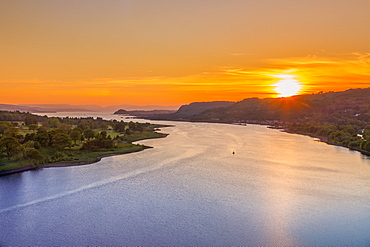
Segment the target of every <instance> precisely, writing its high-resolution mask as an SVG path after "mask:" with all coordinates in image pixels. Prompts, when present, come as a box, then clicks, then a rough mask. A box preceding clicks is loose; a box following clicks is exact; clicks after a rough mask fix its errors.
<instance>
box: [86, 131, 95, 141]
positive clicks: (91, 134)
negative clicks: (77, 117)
mask: <svg viewBox="0 0 370 247" xmlns="http://www.w3.org/2000/svg"><path fill="white" fill-rule="evenodd" d="M84 136H85V137H86V138H87V139H88V140H90V139H91V138H94V136H95V131H93V130H92V129H87V130H85V131H84Z"/></svg>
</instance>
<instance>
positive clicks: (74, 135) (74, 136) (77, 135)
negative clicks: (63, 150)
mask: <svg viewBox="0 0 370 247" xmlns="http://www.w3.org/2000/svg"><path fill="white" fill-rule="evenodd" d="M81 136H82V134H81V132H80V131H79V130H77V129H74V130H72V132H71V134H70V137H71V139H72V140H73V141H74V142H75V144H77V141H79V140H81Z"/></svg>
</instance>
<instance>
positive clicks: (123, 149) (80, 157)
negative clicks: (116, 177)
mask: <svg viewBox="0 0 370 247" xmlns="http://www.w3.org/2000/svg"><path fill="white" fill-rule="evenodd" d="M145 148H148V147H146V146H143V145H134V144H125V145H122V146H120V147H116V148H112V149H110V150H102V151H98V152H90V151H83V150H78V151H74V152H73V153H70V154H69V156H68V157H67V158H65V159H63V160H60V161H58V162H55V163H53V164H59V163H81V162H83V163H85V162H86V163H92V162H96V161H98V160H99V157H101V156H105V155H113V154H127V153H132V152H138V151H141V150H144V149H145Z"/></svg>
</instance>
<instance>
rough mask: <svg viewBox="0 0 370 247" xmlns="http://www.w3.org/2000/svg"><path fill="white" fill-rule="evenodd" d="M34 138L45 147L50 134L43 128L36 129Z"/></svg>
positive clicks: (47, 144) (48, 142)
mask: <svg viewBox="0 0 370 247" xmlns="http://www.w3.org/2000/svg"><path fill="white" fill-rule="evenodd" d="M34 140H35V141H38V142H39V143H40V144H41V146H43V147H47V146H49V144H50V136H49V134H48V132H47V131H46V130H43V129H39V130H38V131H37V133H36V135H35V138H34Z"/></svg>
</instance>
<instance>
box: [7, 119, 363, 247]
mask: <svg viewBox="0 0 370 247" xmlns="http://www.w3.org/2000/svg"><path fill="white" fill-rule="evenodd" d="M114 117H115V118H118V117H117V116H114ZM167 123H168V122H167ZM170 123H171V122H170ZM171 124H174V125H176V126H175V127H168V128H163V129H162V132H164V133H168V134H169V136H167V137H166V138H163V139H152V140H145V141H140V142H139V143H142V144H145V145H149V146H153V147H154V148H152V149H147V150H144V151H142V152H138V153H132V154H126V155H120V156H114V157H107V158H103V159H102V160H101V161H100V162H98V163H95V164H91V165H85V166H79V167H66V168H44V169H40V170H35V171H27V172H23V173H19V174H13V175H9V176H4V177H0V199H1V200H0V226H1V230H0V246H8V245H17V246H30V245H31V246H35V245H38V246H46V245H47V246H51V245H53V246H60V245H63V246H71V245H74V246H76V245H78V246H81V245H83V246H87V245H104V246H107V245H113V246H117V245H120V246H127V245H136V246H137V245H142V246H148V245H150V246H154V245H156V246H163V245H167V246H169V245H171V246H175V245H180V246H184V245H187V246H190V245H198V246H200V245H201V246H205V245H207V246H209V245H221V246H225V245H229V246H230V245H268V246H272V245H274V246H276V245H280V246H281V245H284V246H287V245H299V246H302V245H305V246H307V245H310V246H312V245H316V246H318V245H336V246H338V245H352V246H369V245H370V234H369V233H370V232H369V230H370V160H369V158H368V157H366V156H363V155H361V154H360V153H358V152H355V151H350V150H348V149H346V148H342V147H336V146H330V145H327V144H325V143H321V142H317V141H314V139H312V138H310V137H307V136H301V135H295V134H288V133H283V132H280V131H278V130H272V129H268V128H266V127H265V126H259V125H248V126H237V125H226V124H212V123H185V122H174V123H171ZM232 152H235V154H232Z"/></svg>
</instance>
